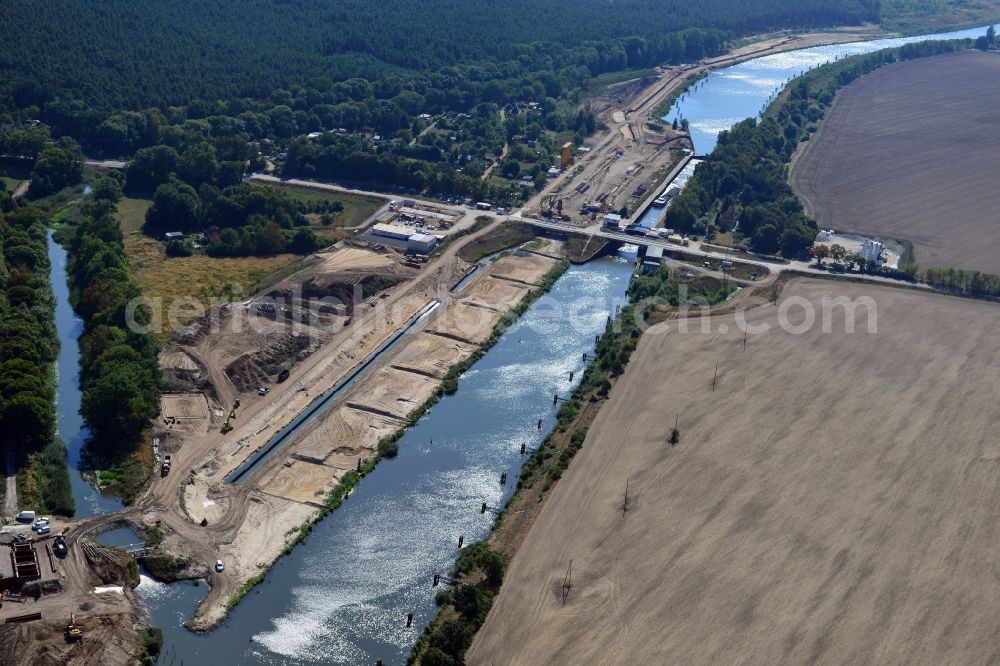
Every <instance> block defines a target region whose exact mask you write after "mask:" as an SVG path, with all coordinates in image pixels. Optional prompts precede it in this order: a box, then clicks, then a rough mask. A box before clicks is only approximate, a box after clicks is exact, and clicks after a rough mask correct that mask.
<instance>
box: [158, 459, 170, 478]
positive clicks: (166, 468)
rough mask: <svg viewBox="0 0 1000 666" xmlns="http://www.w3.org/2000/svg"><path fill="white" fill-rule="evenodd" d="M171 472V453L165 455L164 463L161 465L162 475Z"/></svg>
mask: <svg viewBox="0 0 1000 666" xmlns="http://www.w3.org/2000/svg"><path fill="white" fill-rule="evenodd" d="M167 474H170V455H169V454H168V455H166V456H164V457H163V464H162V465H161V466H160V476H166V475H167Z"/></svg>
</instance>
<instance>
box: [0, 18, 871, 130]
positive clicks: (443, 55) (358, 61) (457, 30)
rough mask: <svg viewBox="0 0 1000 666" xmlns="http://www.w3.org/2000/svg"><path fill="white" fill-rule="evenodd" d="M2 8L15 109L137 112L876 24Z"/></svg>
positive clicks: (603, 66) (593, 61)
mask: <svg viewBox="0 0 1000 666" xmlns="http://www.w3.org/2000/svg"><path fill="white" fill-rule="evenodd" d="M4 13H5V16H4V21H3V24H2V27H0V41H2V42H3V43H4V44H5V48H4V49H3V51H2V52H0V80H5V81H8V86H7V89H8V90H7V94H8V95H11V96H12V97H13V98H14V99H15V100H16V102H17V105H18V106H20V107H23V106H27V105H28V104H37V105H39V106H40V105H41V104H43V103H44V102H45V101H47V98H48V95H49V91H53V90H60V89H61V90H65V91H67V92H69V93H70V94H69V96H70V97H74V98H78V99H82V100H84V101H85V102H86V103H87V104H88V105H92V106H95V107H97V108H100V109H103V110H112V109H133V110H137V109H142V108H145V107H148V106H160V107H167V106H174V105H185V104H188V103H190V102H191V101H192V100H195V99H205V100H214V99H224V100H228V99H234V98H244V97H250V98H256V99H263V98H267V97H268V96H270V95H271V93H272V92H273V91H275V90H277V89H281V88H288V87H289V86H292V85H295V84H298V85H306V86H309V87H313V88H316V89H318V90H321V91H324V92H325V91H328V90H333V89H334V88H335V86H336V85H337V84H340V83H343V82H345V81H348V80H350V79H352V78H362V79H367V80H369V81H374V80H377V79H380V78H382V77H393V76H395V77H401V78H402V79H404V80H407V81H413V77H412V75H413V74H414V73H417V72H420V73H421V74H422V76H420V77H419V78H418V79H417V80H415V81H413V82H414V84H415V86H414V87H417V88H419V87H422V85H423V84H424V83H425V81H434V80H437V81H438V82H445V81H446V80H447V79H448V78H450V77H452V76H454V74H455V73H456V72H454V71H453V70H452V69H451V68H453V67H455V66H456V65H459V64H467V63H473V62H481V63H482V64H481V65H479V66H477V67H475V68H472V71H470V72H469V74H470V76H468V77H467V78H469V79H471V80H482V81H489V80H490V79H494V78H501V79H502V78H508V76H509V75H510V74H511V73H512V71H513V70H515V69H520V70H521V71H526V70H532V71H539V70H550V71H551V70H557V69H560V68H562V67H566V66H583V67H587V68H588V69H590V71H591V73H592V74H598V73H600V72H601V71H614V70H621V69H626V68H635V67H645V66H649V65H655V64H659V63H660V62H663V61H673V62H677V61H680V60H684V59H687V60H693V59H694V58H695V57H696V56H697V55H698V53H699V52H709V53H710V52H712V51H713V50H717V49H718V46H719V44H718V42H719V41H720V40H721V39H722V38H724V35H725V34H726V33H728V34H736V35H745V34H751V33H758V32H764V31H767V30H770V29H774V28H788V27H807V26H831V25H844V24H858V23H860V22H864V21H871V22H878V20H879V2H878V0H799V1H798V2H794V3H789V2H787V1H786V0H751V1H749V2H747V1H738V0H703V1H702V2H698V3H689V2H683V1H682V0H661V1H654V0H625V2H619V3H614V4H609V3H606V2H601V1H599V0H548V1H547V2H544V3H538V2H529V1H528V0H511V1H510V2H503V3H497V2H489V1H488V0H464V1H461V2H459V1H458V0H425V1H423V2H417V1H416V0H400V1H399V2H393V3H385V2H373V1H372V0H279V1H274V0H238V1H236V2H227V3H220V2H201V1H198V0H176V1H174V2H129V1H128V0H105V1H104V2H101V3H81V2H74V1H73V0H13V1H12V2H8V3H5V8H4ZM692 28H699V29H701V30H702V31H704V32H690V31H689V29H692ZM53 35H58V36H59V38H58V39H53V38H52V36H53ZM125 63H127V66H123V65H124V64H125ZM406 70H409V71H406ZM491 70H492V71H491ZM498 74H499V75H498ZM421 79H423V80H421ZM433 87H435V88H437V89H439V90H445V89H447V88H448V86H447V85H435V86H433ZM417 92H419V90H417ZM379 97H380V98H382V99H385V97H384V96H382V95H379Z"/></svg>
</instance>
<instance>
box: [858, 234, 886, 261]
mask: <svg viewBox="0 0 1000 666" xmlns="http://www.w3.org/2000/svg"><path fill="white" fill-rule="evenodd" d="M883 250H885V244H883V243H879V242H878V241H875V240H872V239H870V238H866V239H865V241H864V242H863V243H862V244H861V252H860V254H861V258H862V259H864V260H865V261H881V259H882V251H883Z"/></svg>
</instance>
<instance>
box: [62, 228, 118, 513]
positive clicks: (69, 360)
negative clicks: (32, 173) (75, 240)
mask: <svg viewBox="0 0 1000 666" xmlns="http://www.w3.org/2000/svg"><path fill="white" fill-rule="evenodd" d="M49 263H50V264H51V266H52V267H51V270H50V273H49V277H50V279H51V281H52V292H53V294H55V298H56V332H57V334H58V335H59V358H58V360H57V361H56V431H57V433H58V434H59V437H61V438H62V440H63V443H64V444H65V445H66V452H67V453H68V454H69V468H70V469H69V480H70V484H71V486H72V489H73V501H74V503H75V505H76V515H77V517H80V518H87V517H89V516H99V515H102V514H105V513H114V512H115V511H117V510H118V509H120V508H121V507H122V503H121V502H120V501H118V500H116V499H114V498H112V497H104V496H103V495H101V494H100V493H99V492H97V491H96V490H94V488H93V487H91V486H90V485H89V484H88V483H87V482H86V481H84V480H83V476H82V474H81V468H82V455H83V445H84V443H85V442H86V441H87V436H88V435H89V433H88V431H87V429H86V427H85V426H84V423H83V417H82V416H80V398H81V394H80V343H79V338H80V334H81V333H83V320H81V319H80V318H79V317H77V316H76V313H75V312H73V306H72V305H70V303H69V285H68V284H67V282H66V250H64V249H63V248H62V246H61V245H59V243H57V242H55V240H53V239H52V232H51V231H50V232H49Z"/></svg>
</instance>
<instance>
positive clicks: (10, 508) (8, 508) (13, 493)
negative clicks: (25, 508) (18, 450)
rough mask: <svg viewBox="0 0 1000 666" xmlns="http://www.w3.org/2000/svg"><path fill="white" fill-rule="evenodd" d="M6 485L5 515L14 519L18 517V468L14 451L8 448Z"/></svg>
mask: <svg viewBox="0 0 1000 666" xmlns="http://www.w3.org/2000/svg"><path fill="white" fill-rule="evenodd" d="M4 468H5V469H6V473H5V477H6V478H5V483H6V484H7V489H6V494H5V495H4V508H3V515H4V516H6V517H9V518H11V519H12V520H13V519H14V517H15V516H17V513H18V511H17V466H16V465H15V464H14V451H13V449H10V448H8V449H7V451H6V455H5V456H4Z"/></svg>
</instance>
